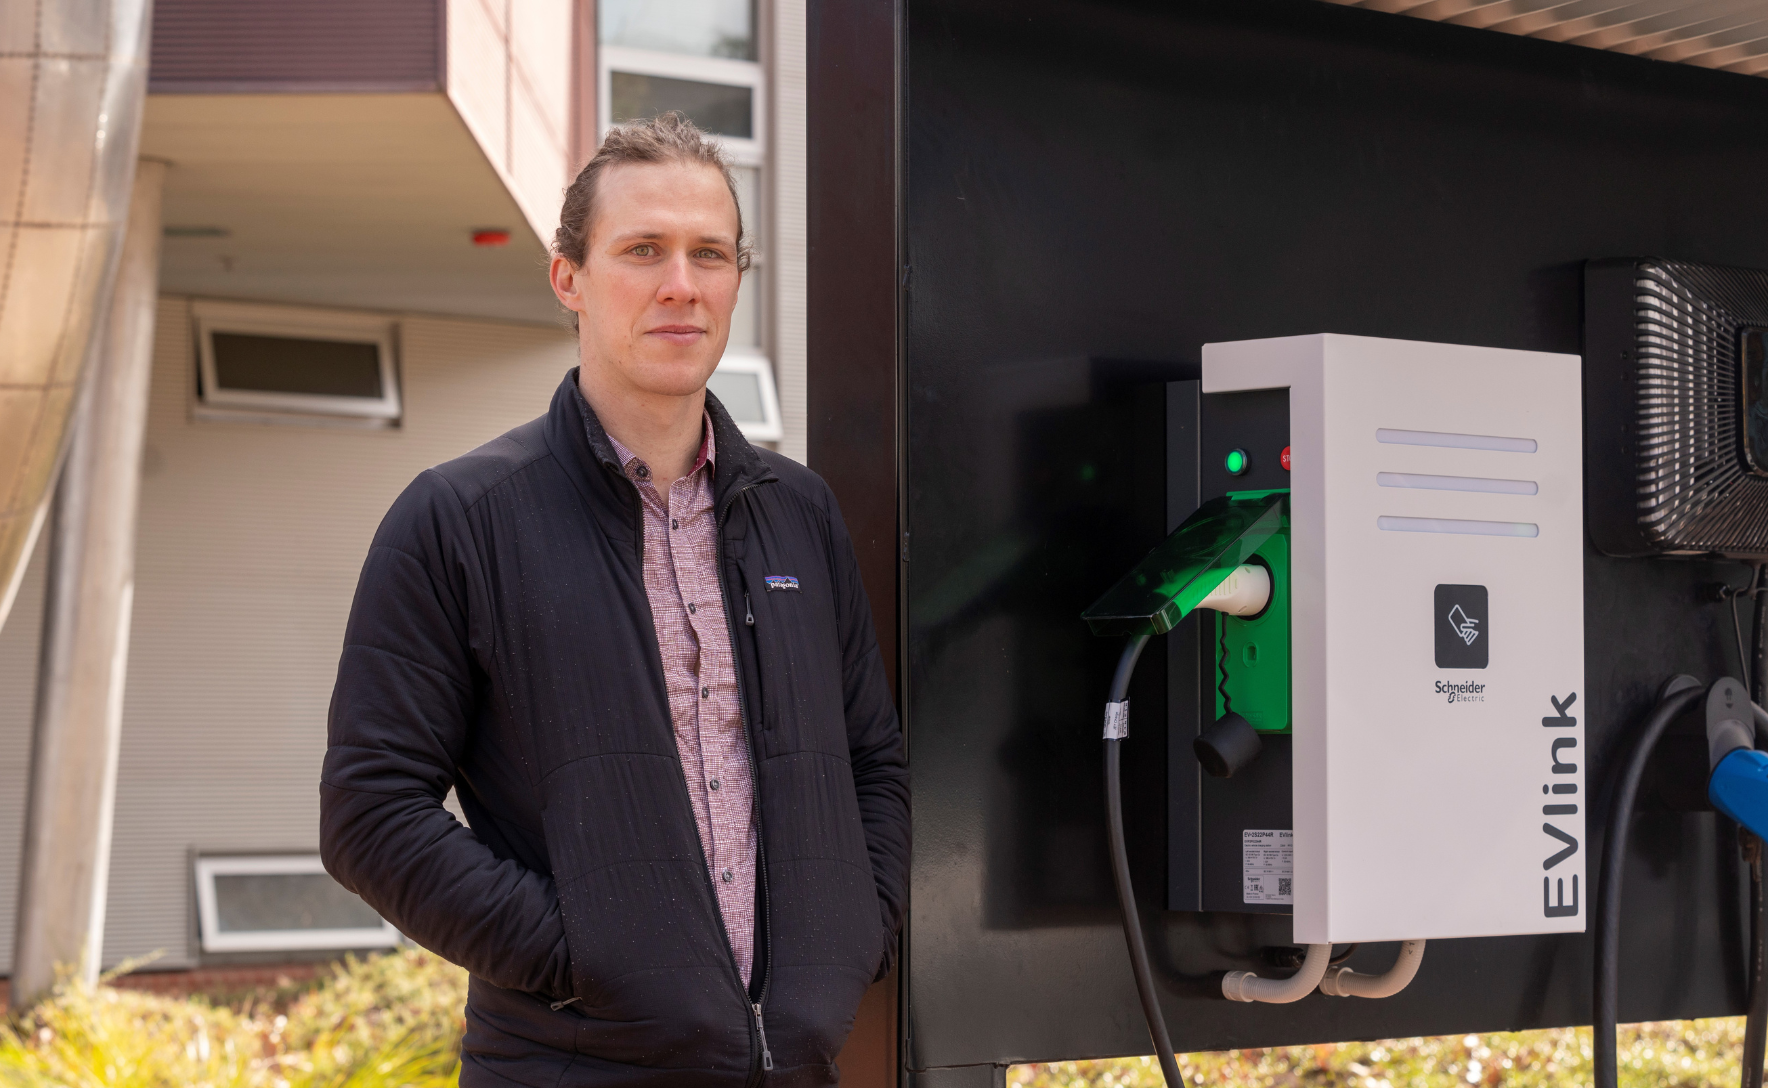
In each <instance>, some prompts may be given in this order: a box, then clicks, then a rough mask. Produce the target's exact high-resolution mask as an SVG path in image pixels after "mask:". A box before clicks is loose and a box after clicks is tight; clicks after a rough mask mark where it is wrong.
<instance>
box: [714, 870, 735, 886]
mask: <svg viewBox="0 0 1768 1088" xmlns="http://www.w3.org/2000/svg"><path fill="white" fill-rule="evenodd" d="M736 878H737V875H736V874H735V873H733V872H731V871H730V870H729V869H725V870H723V871H721V872H720V873H719V874H718V879H720V880H722V881H724V882H725V883H726V884H729V883H730V882H731V881H733V880H735V879H736Z"/></svg>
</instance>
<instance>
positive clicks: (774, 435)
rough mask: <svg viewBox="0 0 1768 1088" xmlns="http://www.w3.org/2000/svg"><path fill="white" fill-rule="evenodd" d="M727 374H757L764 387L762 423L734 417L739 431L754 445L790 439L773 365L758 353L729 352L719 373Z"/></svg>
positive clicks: (721, 361)
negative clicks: (783, 417)
mask: <svg viewBox="0 0 1768 1088" xmlns="http://www.w3.org/2000/svg"><path fill="white" fill-rule="evenodd" d="M718 371H722V372H724V373H726V374H754V375H756V376H757V378H758V379H759V380H760V384H761V415H762V417H763V418H762V421H761V422H760V423H745V422H743V421H742V420H738V419H735V418H734V417H733V419H732V422H733V423H736V425H737V429H738V430H739V431H742V432H743V437H744V438H747V439H748V440H749V441H751V442H778V441H780V440H781V439H783V438H785V437H786V428H785V421H784V420H783V419H782V417H781V415H780V392H779V387H778V386H776V385H775V384H774V376H773V363H772V362H771V361H770V360H769V359H768V357H767V356H765V355H763V354H761V353H760V352H755V351H727V352H725V353H724V357H723V358H722V359H720V360H718V367H717V371H715V373H716V372H718Z"/></svg>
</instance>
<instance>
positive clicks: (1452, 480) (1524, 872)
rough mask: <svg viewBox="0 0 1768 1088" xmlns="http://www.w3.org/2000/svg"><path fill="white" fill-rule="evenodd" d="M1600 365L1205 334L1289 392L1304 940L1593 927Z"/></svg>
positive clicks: (1218, 350) (1344, 340) (1210, 362)
mask: <svg viewBox="0 0 1768 1088" xmlns="http://www.w3.org/2000/svg"><path fill="white" fill-rule="evenodd" d="M1580 362H1581V361H1580V359H1579V358H1578V357H1577V356H1575V355H1558V354H1548V353H1544V352H1534V351H1514V350H1510V349H1504V348H1482V347H1467V346H1462V345H1455V344H1430V343H1419V342H1413V341H1405V340H1385V339H1376V338H1372V337H1363V336H1343V335H1336V334H1319V335H1312V336H1291V337H1282V338H1278V339H1270V340H1247V341H1237V342H1233V343H1221V344H1207V345H1205V346H1204V349H1203V391H1204V392H1205V393H1227V392H1234V391H1239V390H1254V389H1276V388H1288V390H1289V436H1290V449H1291V465H1292V467H1291V475H1290V485H1291V499H1290V547H1291V568H1292V579H1293V584H1292V590H1291V593H1292V597H1291V600H1292V605H1291V607H1292V632H1291V645H1292V671H1293V676H1292V698H1293V703H1294V714H1293V722H1294V725H1293V729H1294V749H1293V751H1294V776H1293V786H1292V789H1293V794H1294V797H1293V800H1294V820H1295V827H1294V836H1295V847H1294V849H1295V859H1294V865H1295V869H1294V872H1295V879H1294V894H1295V903H1294V917H1295V923H1294V924H1295V933H1294V939H1295V941H1296V942H1297V943H1298V944H1345V943H1351V942H1363V941H1393V940H1412V939H1424V938H1429V939H1435V938H1450V937H1489V936H1500V935H1506V934H1525V933H1561V932H1579V931H1582V930H1583V929H1584V924H1585V918H1586V916H1587V914H1588V912H1589V904H1590V900H1591V898H1592V894H1593V892H1594V889H1593V888H1592V887H1591V886H1590V881H1589V877H1588V874H1587V872H1586V869H1585V858H1586V855H1587V853H1588V849H1587V838H1586V835H1585V830H1584V826H1585V824H1584V822H1585V810H1586V807H1587V805H1586V802H1587V800H1588V795H1587V793H1586V790H1585V777H1584V767H1585V762H1586V760H1585V755H1586V748H1585V744H1584V728H1583V721H1582V719H1583V715H1582V713H1581V711H1582V710H1583V707H1584V706H1585V705H1587V700H1584V699H1581V695H1582V693H1583V690H1584V564H1583V551H1584V532H1583V463H1582V450H1583V435H1582V395H1581V384H1580Z"/></svg>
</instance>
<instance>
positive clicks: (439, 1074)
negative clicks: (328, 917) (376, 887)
mask: <svg viewBox="0 0 1768 1088" xmlns="http://www.w3.org/2000/svg"><path fill="white" fill-rule="evenodd" d="M465 1000H466V975H465V973H464V972H462V971H461V970H460V969H459V968H456V967H453V966H452V965H449V964H447V963H445V962H443V961H442V960H440V959H438V958H437V957H435V956H432V955H430V954H429V953H427V952H421V951H416V950H412V951H404V952H396V953H391V954H388V955H385V956H377V957H373V958H370V959H355V958H351V959H349V960H346V961H345V962H344V963H342V964H340V965H338V966H337V967H336V968H335V969H334V970H333V971H332V973H331V974H330V975H329V976H327V977H325V978H323V979H321V980H320V981H319V982H318V983H317V984H316V985H315V986H314V987H313V988H312V989H310V990H307V991H305V992H302V993H300V994H298V995H297V996H296V997H295V998H294V999H293V1001H292V1002H291V1003H290V1004H289V1005H288V1008H287V1011H286V1012H278V1011H277V1007H276V1004H275V1003H270V1002H265V1003H257V1002H251V1001H248V1002H247V1003H245V1004H244V1005H243V1007H241V1008H238V1009H232V1008H228V1007H225V1006H216V1005H211V1004H210V1003H209V1002H208V1001H206V1000H204V999H203V998H200V997H198V998H175V997H163V996H160V995H157V994H147V993H139V992H135V991H131V990H120V989H117V988H115V987H112V986H108V985H100V986H97V987H87V986H84V985H81V984H79V983H78V982H74V981H71V980H69V981H64V982H62V983H61V984H60V985H58V986H57V987H56V988H55V991H54V993H53V994H52V995H51V996H50V997H49V998H48V999H47V1000H45V1001H43V1002H41V1003H40V1004H38V1005H37V1007H36V1008H34V1009H32V1010H31V1011H30V1012H29V1013H28V1014H26V1015H24V1016H21V1017H16V1018H14V1019H12V1020H10V1021H7V1022H5V1023H0V1085H4V1086H5V1088H452V1086H454V1085H455V1084H456V1083H457V1082H458V1080H459V1075H460V1071H459V1060H458V1056H457V1051H458V1048H459V1044H460V1034H461V1031H462V1029H463V1026H464V1025H463V1022H462V1020H461V1009H462V1006H463V1005H464V1003H465Z"/></svg>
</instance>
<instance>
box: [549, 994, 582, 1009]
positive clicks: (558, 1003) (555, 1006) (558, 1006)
mask: <svg viewBox="0 0 1768 1088" xmlns="http://www.w3.org/2000/svg"><path fill="white" fill-rule="evenodd" d="M581 1000H583V999H582V998H580V997H571V998H566V999H565V1000H564V1001H555V1002H553V1003H552V1011H554V1012H558V1011H559V1010H560V1009H562V1008H564V1007H565V1006H566V1005H575V1004H576V1003H577V1002H579V1001H581Z"/></svg>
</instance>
